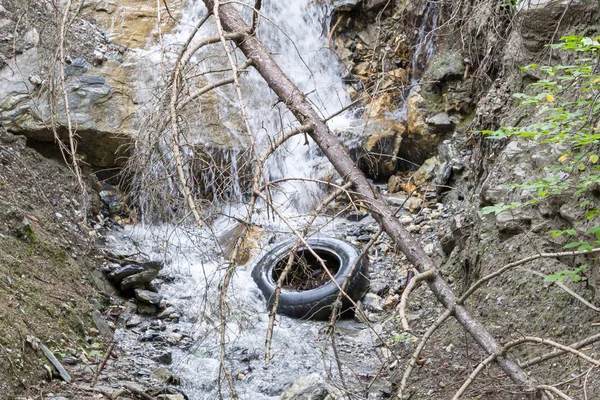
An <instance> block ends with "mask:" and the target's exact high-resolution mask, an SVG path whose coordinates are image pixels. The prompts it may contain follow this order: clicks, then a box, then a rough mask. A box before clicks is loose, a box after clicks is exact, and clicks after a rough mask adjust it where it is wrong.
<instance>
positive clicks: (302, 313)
mask: <svg viewBox="0 0 600 400" xmlns="http://www.w3.org/2000/svg"><path fill="white" fill-rule="evenodd" d="M307 242H308V244H309V245H310V247H311V248H312V249H313V250H314V251H315V252H316V253H317V254H319V256H323V257H328V258H329V259H330V260H332V259H335V260H338V262H339V268H338V271H337V272H336V273H335V275H334V277H335V281H336V282H337V283H338V285H339V286H340V287H341V286H342V284H343V283H344V280H345V279H346V277H347V276H348V275H349V274H350V272H351V271H352V275H351V276H350V281H349V284H348V287H347V289H346V293H347V294H348V295H349V296H350V298H352V300H354V301H357V300H360V299H361V298H362V297H363V296H364V295H365V293H366V292H367V290H368V288H369V270H368V262H367V261H366V259H365V258H366V257H361V258H360V259H359V252H358V250H357V249H356V248H355V247H354V246H352V245H351V244H349V243H347V242H345V241H343V240H339V239H335V238H329V237H320V238H311V239H308V240H307ZM294 243H295V240H291V241H288V242H284V243H281V244H279V245H276V246H275V247H273V248H272V249H271V250H270V251H269V252H268V253H267V254H266V255H264V256H263V257H262V258H261V259H260V260H259V261H258V262H257V263H256V264H255V265H254V269H253V270H252V278H253V279H254V281H255V282H256V284H257V285H258V287H259V289H260V290H261V291H262V293H263V295H264V296H265V299H266V300H267V304H268V306H269V307H272V306H273V301H274V297H275V296H274V293H275V289H276V287H277V282H276V280H275V279H274V269H275V267H276V265H277V264H278V263H279V262H281V261H282V260H283V261H284V262H285V260H287V258H288V257H289V254H290V250H291V249H292V247H293V246H294ZM303 251H307V249H306V247H305V246H300V248H299V249H298V253H300V252H303ZM355 262H357V264H356V266H355V267H354V269H352V266H353V265H354V263H355ZM338 292H339V289H338V287H337V286H336V285H335V283H334V282H333V281H331V280H329V281H328V282H326V283H325V284H323V285H321V286H318V287H316V288H314V289H309V290H290V289H286V288H282V289H281V294H280V296H279V305H278V307H277V312H278V313H280V314H284V315H287V316H290V317H295V318H302V319H317V320H325V319H328V318H329V316H330V315H331V306H332V304H333V302H334V301H335V299H336V297H337V294H338ZM350 307H351V302H350V301H349V300H348V298H347V297H346V296H343V301H342V310H343V311H347V310H348V309H349V308H350Z"/></svg>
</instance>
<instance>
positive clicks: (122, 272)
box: [108, 264, 144, 282]
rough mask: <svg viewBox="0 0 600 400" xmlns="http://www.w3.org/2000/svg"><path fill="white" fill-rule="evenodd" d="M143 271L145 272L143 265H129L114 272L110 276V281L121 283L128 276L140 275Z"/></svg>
mask: <svg viewBox="0 0 600 400" xmlns="http://www.w3.org/2000/svg"><path fill="white" fill-rule="evenodd" d="M142 271H144V267H142V266H141V265H134V264H128V265H125V266H124V267H120V268H117V269H115V270H114V271H112V272H111V273H110V274H108V279H110V280H113V281H115V282H121V281H122V280H123V279H125V278H127V277H128V276H131V275H135V274H139V273H140V272H142Z"/></svg>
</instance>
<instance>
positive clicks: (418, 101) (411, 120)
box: [406, 92, 427, 135]
mask: <svg viewBox="0 0 600 400" xmlns="http://www.w3.org/2000/svg"><path fill="white" fill-rule="evenodd" d="M424 102H425V100H424V99H423V97H422V96H421V95H420V94H419V93H418V92H414V93H412V94H411V95H410V97H409V99H408V102H407V104H406V107H407V108H406V122H407V124H408V125H407V129H408V132H409V133H410V134H413V135H414V134H417V135H422V134H424V133H425V130H426V128H427V125H426V123H425V119H424V118H423V114H422V112H421V106H422V104H423V103H424Z"/></svg>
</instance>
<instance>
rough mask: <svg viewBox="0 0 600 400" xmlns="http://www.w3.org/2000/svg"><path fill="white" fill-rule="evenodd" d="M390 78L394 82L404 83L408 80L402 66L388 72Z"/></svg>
mask: <svg viewBox="0 0 600 400" xmlns="http://www.w3.org/2000/svg"><path fill="white" fill-rule="evenodd" d="M389 75H390V78H392V80H393V81H394V82H397V83H403V84H406V83H407V82H408V73H407V72H406V70H405V69H404V68H396V69H394V70H392V71H390V72H389Z"/></svg>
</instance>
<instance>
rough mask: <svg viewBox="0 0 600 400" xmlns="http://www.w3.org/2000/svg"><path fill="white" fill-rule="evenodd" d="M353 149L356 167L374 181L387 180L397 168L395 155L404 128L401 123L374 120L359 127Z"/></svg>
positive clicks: (355, 133)
mask: <svg viewBox="0 0 600 400" xmlns="http://www.w3.org/2000/svg"><path fill="white" fill-rule="evenodd" d="M361 128H363V129H362V131H361V132H354V133H353V135H357V136H359V139H358V142H357V143H356V145H355V146H356V147H355V149H354V151H353V152H354V157H355V158H356V160H357V163H358V166H359V168H360V169H362V170H363V171H364V172H365V173H366V174H367V175H369V176H370V177H372V178H374V179H387V178H388V177H390V176H391V175H392V174H394V173H395V172H396V170H397V167H398V159H397V154H398V151H399V149H400V144H401V143H402V135H403V134H404V132H405V131H406V126H405V124H404V122H402V121H395V120H388V119H375V120H370V121H368V122H367V123H366V124H365V125H362V126H361Z"/></svg>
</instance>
